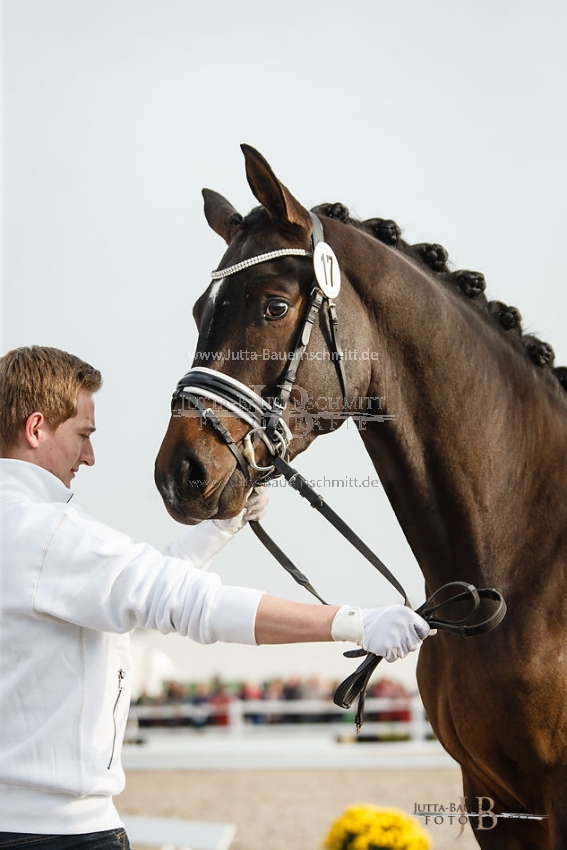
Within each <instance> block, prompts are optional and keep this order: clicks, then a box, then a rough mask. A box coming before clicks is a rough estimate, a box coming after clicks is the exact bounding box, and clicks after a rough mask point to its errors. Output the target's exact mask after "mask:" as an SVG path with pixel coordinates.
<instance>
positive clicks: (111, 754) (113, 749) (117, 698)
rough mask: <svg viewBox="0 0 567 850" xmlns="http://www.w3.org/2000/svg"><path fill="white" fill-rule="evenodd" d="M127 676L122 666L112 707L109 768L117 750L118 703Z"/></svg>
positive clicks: (108, 768)
mask: <svg viewBox="0 0 567 850" xmlns="http://www.w3.org/2000/svg"><path fill="white" fill-rule="evenodd" d="M125 676H126V673H125V672H124V670H122V668H120V670H119V671H118V693H117V694H116V699H115V700H114V708H113V709H112V725H113V728H114V731H113V735H112V750H111V751H110V761H109V762H108V764H107V766H106V769H107V770H110V767H111V765H112V761H113V759H114V752H115V750H116V738H117V735H118V727H117V725H116V710H117V709H118V703H119V702H120V697H121V696H122V691H123V688H124V686H123V684H122V683H123V681H124V678H125Z"/></svg>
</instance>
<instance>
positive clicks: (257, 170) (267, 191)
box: [240, 145, 311, 236]
mask: <svg viewBox="0 0 567 850" xmlns="http://www.w3.org/2000/svg"><path fill="white" fill-rule="evenodd" d="M240 147H241V148H242V153H243V154H244V159H245V160H246V177H247V178H248V183H249V184H250V188H251V189H252V192H253V193H254V197H255V198H257V200H258V201H260V203H261V204H262V206H263V207H264V209H265V210H266V212H267V213H268V215H269V216H270V220H271V222H272V224H273V225H274V226H275V227H277V228H278V229H280V230H284V231H286V232H289V231H290V230H292V231H295V230H296V228H297V227H300V228H302V229H304V230H307V231H308V235H309V236H310V235H311V218H310V216H309V212H308V211H307V210H306V209H305V207H302V206H301V204H300V203H299V201H297V200H296V199H295V198H294V197H293V195H292V194H291V192H290V191H289V189H287V188H286V187H285V186H284V185H283V183H281V182H280V181H279V180H278V178H277V177H276V175H275V174H274V172H273V171H272V169H271V167H270V165H269V164H268V163H267V162H266V160H265V159H264V157H263V156H262V154H261V153H258V151H257V150H255V148H253V147H250V145H240Z"/></svg>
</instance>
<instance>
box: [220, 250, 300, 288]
mask: <svg viewBox="0 0 567 850" xmlns="http://www.w3.org/2000/svg"><path fill="white" fill-rule="evenodd" d="M311 256H313V254H312V252H311V251H307V250H306V249H305V248H280V249H278V250H277V251H268V252H267V253H266V254H258V255H257V256H256V257H250V258H249V259H248V260H242V262H240V263H235V265H234V266H228V268H226V269H217V271H214V272H211V280H222V278H223V277H229V276H230V275H231V274H236V272H241V271H243V269H247V268H249V267H250V266H255V265H256V264H257V263H265V262H267V260H275V259H277V257H311Z"/></svg>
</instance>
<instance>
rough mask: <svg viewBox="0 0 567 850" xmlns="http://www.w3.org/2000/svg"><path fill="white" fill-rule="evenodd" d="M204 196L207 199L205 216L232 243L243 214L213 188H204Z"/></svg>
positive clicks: (216, 230)
mask: <svg viewBox="0 0 567 850" xmlns="http://www.w3.org/2000/svg"><path fill="white" fill-rule="evenodd" d="M203 198H204V199H205V218H206V219H207V221H208V222H209V225H210V226H211V227H212V229H213V230H214V231H215V233H218V235H219V236H222V238H223V239H224V241H225V242H226V243H227V244H228V245H230V243H231V242H232V239H233V238H234V236H235V234H236V233H237V231H238V230H239V228H240V224H241V222H242V216H241V215H240V213H238V212H237V211H236V210H235V209H234V207H233V206H232V204H231V203H230V201H227V199H226V198H223V196H222V195H219V193H218V192H213V190H212V189H203Z"/></svg>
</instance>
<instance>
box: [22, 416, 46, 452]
mask: <svg viewBox="0 0 567 850" xmlns="http://www.w3.org/2000/svg"><path fill="white" fill-rule="evenodd" d="M46 430H51V429H49V426H48V425H47V422H46V420H45V416H44V415H43V413H40V412H39V411H38V410H36V411H35V412H34V413H30V415H29V416H28V418H27V419H26V424H25V426H24V435H25V440H26V443H27V445H28V446H29V448H30V449H37V447H38V446H39V444H40V443H41V442H42V440H43V437H44V435H45V433H46Z"/></svg>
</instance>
